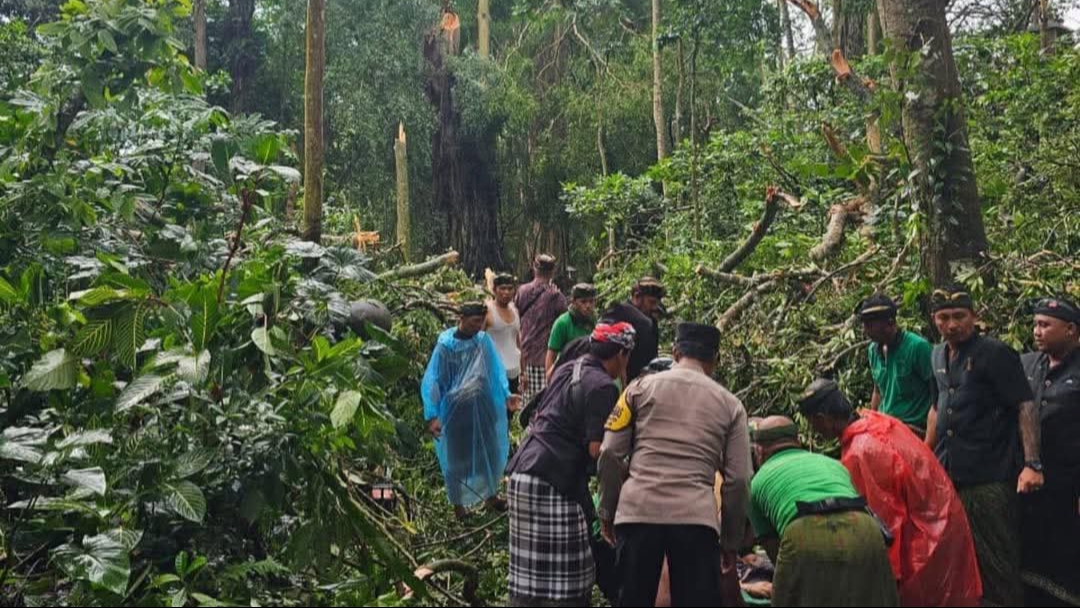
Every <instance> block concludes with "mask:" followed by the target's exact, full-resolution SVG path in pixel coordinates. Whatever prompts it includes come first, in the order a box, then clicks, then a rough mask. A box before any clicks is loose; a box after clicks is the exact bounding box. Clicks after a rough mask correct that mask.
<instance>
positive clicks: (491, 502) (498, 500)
mask: <svg viewBox="0 0 1080 608" xmlns="http://www.w3.org/2000/svg"><path fill="white" fill-rule="evenodd" d="M485 506H486V507H487V510H488V511H491V512H493V513H506V510H507V509H508V508H509V507H508V505H507V504H506V499H505V498H502V497H501V496H492V497H491V498H489V499H488V500H487V503H485Z"/></svg>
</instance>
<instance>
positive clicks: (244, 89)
mask: <svg viewBox="0 0 1080 608" xmlns="http://www.w3.org/2000/svg"><path fill="white" fill-rule="evenodd" d="M254 18H255V0H229V14H228V17H227V20H226V23H225V41H226V45H227V47H226V55H227V60H228V64H229V75H230V76H231V77H232V81H233V82H232V111H233V112H244V111H248V110H250V109H251V96H252V95H253V94H254V90H253V88H252V85H253V84H254V82H255V72H256V70H257V68H258V67H259V63H258V57H259V51H258V49H257V48H256V43H255V38H254V33H255V30H254V27H253V22H254Z"/></svg>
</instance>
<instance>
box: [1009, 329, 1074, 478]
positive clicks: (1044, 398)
mask: <svg viewBox="0 0 1080 608" xmlns="http://www.w3.org/2000/svg"><path fill="white" fill-rule="evenodd" d="M1023 361H1024V371H1026V372H1027V376H1028V381H1029V382H1030V383H1031V390H1032V392H1034V394H1035V405H1036V406H1038V407H1039V415H1040V418H1041V419H1042V450H1041V451H1040V456H1041V460H1042V462H1043V466H1045V467H1046V485H1047V486H1052V487H1058V488H1067V487H1071V488H1074V490H1073V491H1074V492H1075V491H1080V350H1074V351H1073V352H1072V354H1071V355H1069V356H1068V357H1066V358H1065V360H1064V361H1062V362H1061V363H1060V364H1059V365H1058V366H1057V367H1055V368H1054V369H1050V357H1049V355H1046V354H1044V353H1028V354H1026V355H1024V356H1023Z"/></svg>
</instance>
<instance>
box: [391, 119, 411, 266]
mask: <svg viewBox="0 0 1080 608" xmlns="http://www.w3.org/2000/svg"><path fill="white" fill-rule="evenodd" d="M394 167H395V168H396V170H397V241H398V244H399V245H401V253H402V255H403V256H404V258H405V261H406V262H408V261H409V259H410V257H409V220H410V217H409V156H408V149H407V148H406V142H405V123H398V136H397V139H396V140H394Z"/></svg>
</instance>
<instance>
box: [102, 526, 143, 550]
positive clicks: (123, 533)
mask: <svg viewBox="0 0 1080 608" xmlns="http://www.w3.org/2000/svg"><path fill="white" fill-rule="evenodd" d="M105 536H108V537H109V538H111V539H112V540H115V541H116V542H118V543H120V544H121V545H123V546H124V548H125V549H127V550H128V551H132V550H133V549H135V547H137V546H138V545H139V541H141V540H142V537H143V532H142V530H132V529H130V528H117V529H115V530H109V531H108V532H106V533H105Z"/></svg>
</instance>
